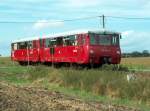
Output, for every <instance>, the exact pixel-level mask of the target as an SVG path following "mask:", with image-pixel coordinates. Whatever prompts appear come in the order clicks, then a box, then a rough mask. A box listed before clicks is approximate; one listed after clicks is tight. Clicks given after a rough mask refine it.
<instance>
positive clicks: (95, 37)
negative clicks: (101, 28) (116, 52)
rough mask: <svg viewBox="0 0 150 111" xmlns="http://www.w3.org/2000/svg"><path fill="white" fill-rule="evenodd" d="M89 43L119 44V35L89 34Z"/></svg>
mask: <svg viewBox="0 0 150 111" xmlns="http://www.w3.org/2000/svg"><path fill="white" fill-rule="evenodd" d="M90 44H91V45H119V35H117V34H115V35H111V34H109V35H107V34H105V35H102V34H90Z"/></svg>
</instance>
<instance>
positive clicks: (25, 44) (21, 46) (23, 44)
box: [17, 42, 27, 49]
mask: <svg viewBox="0 0 150 111" xmlns="http://www.w3.org/2000/svg"><path fill="white" fill-rule="evenodd" d="M26 48H27V42H20V43H18V44H17V49H26Z"/></svg>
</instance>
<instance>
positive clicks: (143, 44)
mask: <svg viewBox="0 0 150 111" xmlns="http://www.w3.org/2000/svg"><path fill="white" fill-rule="evenodd" d="M149 35H150V32H144V31H134V30H129V31H124V32H122V36H123V37H122V39H121V48H122V50H123V52H131V51H142V50H150V47H149V43H150V42H149V41H150V36H149Z"/></svg>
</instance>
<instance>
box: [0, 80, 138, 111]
mask: <svg viewBox="0 0 150 111" xmlns="http://www.w3.org/2000/svg"><path fill="white" fill-rule="evenodd" d="M53 110H57V111H60V110H63V111H64V110H67V111H68V110H71V111H83V110H84V111H139V110H137V109H133V108H128V107H124V106H115V105H108V104H103V103H100V102H85V101H83V100H80V99H76V98H74V97H70V96H67V95H64V94H62V93H59V92H51V91H48V90H45V89H43V88H33V87H32V88H31V87H16V86H12V85H9V84H6V83H1V82H0V111H53Z"/></svg>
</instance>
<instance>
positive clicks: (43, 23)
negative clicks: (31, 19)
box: [33, 20, 64, 30]
mask: <svg viewBox="0 0 150 111" xmlns="http://www.w3.org/2000/svg"><path fill="white" fill-rule="evenodd" d="M62 26H64V22H62V21H58V20H57V21H56V20H38V21H37V22H36V23H35V24H34V25H33V29H35V30H41V29H45V28H55V27H62Z"/></svg>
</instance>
